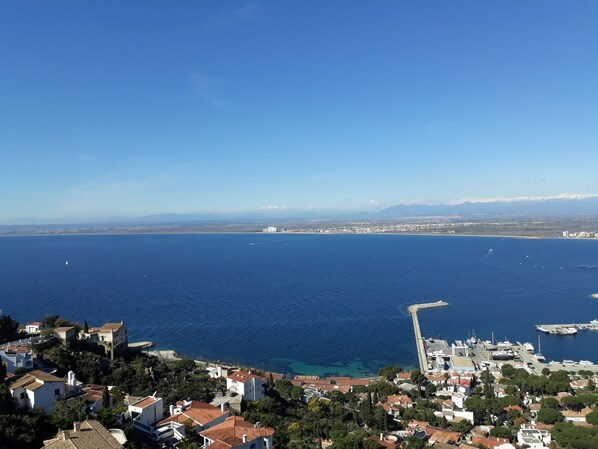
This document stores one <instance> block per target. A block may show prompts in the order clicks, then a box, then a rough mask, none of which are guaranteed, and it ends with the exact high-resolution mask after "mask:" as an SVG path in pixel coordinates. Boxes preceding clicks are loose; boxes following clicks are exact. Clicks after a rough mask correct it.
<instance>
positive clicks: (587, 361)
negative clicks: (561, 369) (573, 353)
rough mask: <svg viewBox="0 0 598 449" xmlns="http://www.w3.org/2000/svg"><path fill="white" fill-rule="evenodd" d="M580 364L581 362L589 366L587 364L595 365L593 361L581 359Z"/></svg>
mask: <svg viewBox="0 0 598 449" xmlns="http://www.w3.org/2000/svg"><path fill="white" fill-rule="evenodd" d="M579 364H580V365H586V366H587V365H593V363H592V362H590V361H589V360H580V361H579Z"/></svg>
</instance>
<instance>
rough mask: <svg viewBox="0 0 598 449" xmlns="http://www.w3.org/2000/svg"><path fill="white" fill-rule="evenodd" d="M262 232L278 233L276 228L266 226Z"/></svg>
mask: <svg viewBox="0 0 598 449" xmlns="http://www.w3.org/2000/svg"><path fill="white" fill-rule="evenodd" d="M263 232H278V228H277V227H275V226H268V227H267V228H264V229H263Z"/></svg>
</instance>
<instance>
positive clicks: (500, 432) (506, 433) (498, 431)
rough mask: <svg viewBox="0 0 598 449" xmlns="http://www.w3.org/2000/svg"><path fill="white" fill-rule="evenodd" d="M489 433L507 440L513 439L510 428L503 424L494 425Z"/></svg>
mask: <svg viewBox="0 0 598 449" xmlns="http://www.w3.org/2000/svg"><path fill="white" fill-rule="evenodd" d="M490 435H491V436H493V437H497V438H508V439H509V440H512V439H513V434H512V432H511V429H509V428H508V427H505V426H495V427H493V428H492V430H491V431H490Z"/></svg>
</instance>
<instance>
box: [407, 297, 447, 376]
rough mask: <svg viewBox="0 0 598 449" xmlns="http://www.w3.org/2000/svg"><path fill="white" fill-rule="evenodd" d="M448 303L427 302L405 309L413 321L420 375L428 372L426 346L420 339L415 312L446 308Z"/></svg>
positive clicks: (421, 338)
mask: <svg viewBox="0 0 598 449" xmlns="http://www.w3.org/2000/svg"><path fill="white" fill-rule="evenodd" d="M448 305H449V304H448V302H445V301H436V302H427V303H423V304H413V305H410V306H409V307H407V312H409V314H410V315H411V319H412V320H413V331H414V332H415V345H416V348H417V357H418V359H419V370H420V371H421V372H422V373H427V372H428V360H427V357H426V345H425V343H424V339H423V337H422V333H421V329H420V327H419V319H418V317H417V312H418V311H419V310H420V309H429V308H432V307H444V306H448Z"/></svg>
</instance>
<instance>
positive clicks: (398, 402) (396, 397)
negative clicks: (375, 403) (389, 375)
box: [386, 394, 413, 408]
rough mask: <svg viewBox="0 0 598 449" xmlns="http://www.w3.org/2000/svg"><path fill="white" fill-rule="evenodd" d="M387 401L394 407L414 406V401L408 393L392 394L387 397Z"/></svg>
mask: <svg viewBox="0 0 598 449" xmlns="http://www.w3.org/2000/svg"><path fill="white" fill-rule="evenodd" d="M386 403H387V404H390V405H391V406H394V407H403V408H411V407H413V401H412V400H411V398H410V397H409V396H407V395H406V394H391V395H390V396H388V397H387V398H386Z"/></svg>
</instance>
